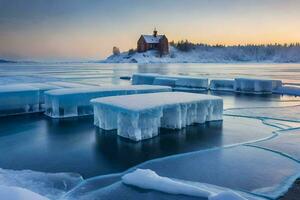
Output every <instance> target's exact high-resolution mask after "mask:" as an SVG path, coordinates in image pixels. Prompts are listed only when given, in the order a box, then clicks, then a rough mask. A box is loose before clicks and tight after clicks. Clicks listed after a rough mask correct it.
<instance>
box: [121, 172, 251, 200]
mask: <svg viewBox="0 0 300 200" xmlns="http://www.w3.org/2000/svg"><path fill="white" fill-rule="evenodd" d="M122 182H123V183H125V184H127V185H132V186H136V187H139V188H143V189H148V190H156V191H160V192H165V193H169V194H175V195H179V194H182V195H188V196H195V197H204V198H208V199H209V200H246V199H245V198H244V197H242V196H240V195H239V194H237V193H235V192H233V191H224V192H220V193H215V192H214V191H212V190H209V188H208V187H203V188H201V187H199V186H197V185H196V184H194V185H193V184H189V183H188V182H184V181H181V180H178V179H171V178H168V177H162V176H159V175H158V174H157V173H155V172H154V171H152V170H150V169H136V170H135V171H133V172H131V173H128V174H125V175H124V176H123V177H122Z"/></svg>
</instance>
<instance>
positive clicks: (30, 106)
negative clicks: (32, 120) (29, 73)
mask: <svg viewBox="0 0 300 200" xmlns="http://www.w3.org/2000/svg"><path fill="white" fill-rule="evenodd" d="M38 111H39V89H38V88H34V87H32V86H28V85H20V84H18V85H5V86H0V116H4V115H9V114H20V113H30V112H38Z"/></svg>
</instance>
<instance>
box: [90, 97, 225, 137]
mask: <svg viewBox="0 0 300 200" xmlns="http://www.w3.org/2000/svg"><path fill="white" fill-rule="evenodd" d="M91 102H92V103H93V105H94V124H95V125H96V126H98V127H100V128H102V129H105V130H113V129H117V130H118V131H117V132H118V135H120V136H122V137H125V138H129V139H131V140H134V141H139V140H143V139H148V138H152V137H154V136H156V135H158V130H159V127H162V128H171V129H180V128H183V127H185V126H187V125H191V124H193V123H205V122H206V121H215V120H222V113H223V99H222V98H220V97H216V96H211V95H203V94H193V93H184V92H163V93H153V94H139V95H126V96H119V97H105V98H97V99H93V100H92V101H91Z"/></svg>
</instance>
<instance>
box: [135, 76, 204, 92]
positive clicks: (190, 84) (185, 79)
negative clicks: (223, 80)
mask: <svg viewBox="0 0 300 200" xmlns="http://www.w3.org/2000/svg"><path fill="white" fill-rule="evenodd" d="M174 82H175V83H174ZM159 83H161V84H162V85H165V84H166V83H168V85H170V86H172V85H174V87H187V88H205V89H207V88H208V79H207V78H201V77H193V76H179V75H160V74H150V73H149V74H147V73H145V74H139V73H138V74H133V76H132V84H133V85H139V84H148V85H153V84H155V85H158V84H159Z"/></svg>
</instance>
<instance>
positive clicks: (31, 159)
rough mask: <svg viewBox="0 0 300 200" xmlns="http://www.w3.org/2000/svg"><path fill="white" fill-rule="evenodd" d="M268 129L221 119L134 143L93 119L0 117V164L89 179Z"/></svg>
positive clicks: (256, 101) (236, 101) (266, 102)
mask: <svg viewBox="0 0 300 200" xmlns="http://www.w3.org/2000/svg"><path fill="white" fill-rule="evenodd" d="M218 95H220V96H222V97H223V98H224V102H225V107H232V106H234V107H243V106H245V105H248V106H280V105H290V104H293V103H299V101H298V99H297V98H291V97H281V96H276V95H267V96H250V95H232V94H228V93H227V94H223V93H218ZM249 102H250V103H249ZM273 130H274V128H272V127H270V126H267V125H264V124H262V123H261V121H260V120H256V119H246V118H236V117H226V116H225V117H224V121H220V122H210V123H206V124H202V125H195V126H189V127H187V128H185V129H182V130H167V129H161V130H160V136H158V137H156V138H153V139H150V140H146V141H142V142H138V143H135V142H131V141H128V140H126V139H123V138H120V137H118V136H117V135H116V131H102V130H100V129H98V128H96V127H95V126H94V125H93V118H92V117H84V118H73V119H65V120H61V121H58V120H53V119H50V118H48V117H46V116H44V115H43V114H33V115H21V116H10V117H2V118H0V152H1V154H0V166H1V168H10V169H31V170H36V171H45V172H77V173H80V174H82V175H83V176H85V177H91V176H96V175H101V174H108V173H115V172H121V171H124V170H126V169H128V168H129V167H132V166H134V165H136V164H139V163H141V162H144V161H146V160H150V159H154V158H158V157H164V156H168V155H173V154H178V153H184V152H190V151H196V150H200V149H206V148H212V147H219V146H223V145H228V144H235V143H240V142H246V141H249V140H255V139H260V138H263V137H266V136H269V135H270V134H271V133H272V131H273Z"/></svg>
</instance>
